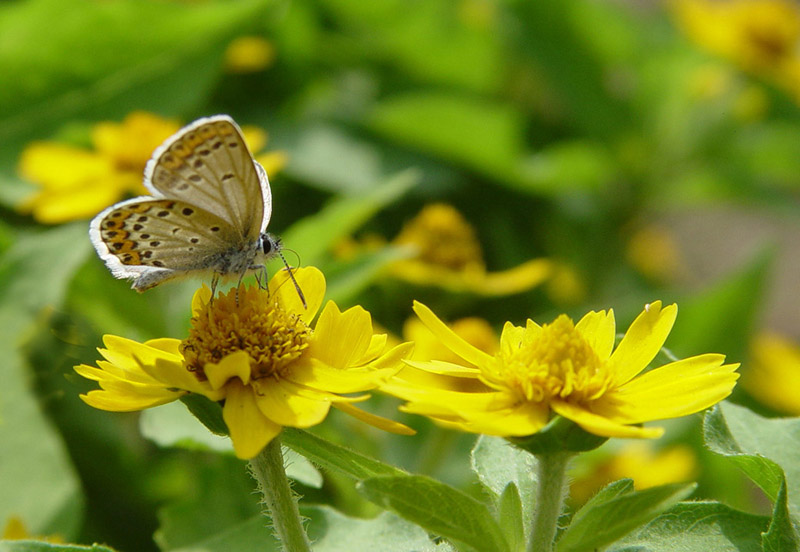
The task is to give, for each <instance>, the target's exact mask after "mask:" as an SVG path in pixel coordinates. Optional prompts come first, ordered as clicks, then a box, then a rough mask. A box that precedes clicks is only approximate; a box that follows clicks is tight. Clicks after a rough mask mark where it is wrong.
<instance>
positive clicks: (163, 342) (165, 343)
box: [144, 337, 181, 356]
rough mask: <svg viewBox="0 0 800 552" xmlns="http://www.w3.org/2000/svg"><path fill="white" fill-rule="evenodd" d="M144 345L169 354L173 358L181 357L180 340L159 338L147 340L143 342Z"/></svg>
mask: <svg viewBox="0 0 800 552" xmlns="http://www.w3.org/2000/svg"><path fill="white" fill-rule="evenodd" d="M144 344H145V345H147V346H148V347H152V348H154V349H158V350H160V351H164V352H165V353H169V354H171V355H175V356H180V355H181V351H180V347H181V340H180V339H174V338H172V337H159V338H156V339H148V340H147V341H145V342H144Z"/></svg>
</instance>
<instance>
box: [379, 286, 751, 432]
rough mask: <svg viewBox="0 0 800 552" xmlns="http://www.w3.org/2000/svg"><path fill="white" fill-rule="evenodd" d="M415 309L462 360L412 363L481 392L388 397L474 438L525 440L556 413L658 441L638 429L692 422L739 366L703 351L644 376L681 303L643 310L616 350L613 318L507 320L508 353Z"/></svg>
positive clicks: (409, 392)
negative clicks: (682, 419) (484, 346)
mask: <svg viewBox="0 0 800 552" xmlns="http://www.w3.org/2000/svg"><path fill="white" fill-rule="evenodd" d="M414 311H415V312H416V313H417V315H418V316H419V318H420V320H422V322H423V323H424V324H425V325H426V326H427V327H428V328H429V329H430V330H431V332H433V334H434V335H436V337H437V338H438V339H439V340H440V341H441V342H442V343H443V344H444V345H445V346H446V347H447V348H448V349H450V350H451V351H452V352H453V353H455V354H456V355H457V356H458V357H459V358H460V359H461V360H460V361H459V362H458V363H449V362H442V361H435V360H434V361H430V362H419V361H407V364H410V365H411V366H414V367H415V368H418V369H422V370H427V371H429V372H432V373H435V374H442V375H449V376H453V377H459V378H464V379H467V380H472V383H476V382H479V383H480V384H481V389H480V390H479V391H475V392H459V391H452V390H450V389H447V388H441V387H438V386H435V385H427V386H421V385H420V386H417V385H413V384H406V385H403V384H402V383H396V382H394V383H391V384H389V386H388V387H387V388H386V390H387V391H388V392H389V393H391V394H394V395H397V396H399V397H400V398H402V399H405V400H406V401H408V402H407V403H406V404H405V405H404V406H403V410H405V411H407V412H411V413H416V414H422V415H425V416H429V417H430V418H432V419H433V420H434V421H437V422H438V423H440V424H442V425H445V426H448V427H452V428H456V429H460V430H463V431H470V432H473V433H486V434H490V435H499V436H505V437H510V436H518V437H519V436H526V435H531V434H534V433H536V432H538V431H539V430H540V429H542V427H544V425H545V424H546V423H547V422H548V420H549V418H550V417H551V415H552V414H558V415H560V416H562V417H564V418H567V419H569V420H572V421H573V422H575V423H576V424H578V425H579V426H581V427H582V428H583V429H584V430H586V431H588V432H589V433H593V434H595V435H600V436H604V437H647V438H653V437H659V436H661V434H662V433H663V429H662V428H657V427H640V426H639V425H638V424H641V423H642V422H647V421H651V420H661V419H665V418H674V417H678V416H685V415H687V414H691V413H694V412H698V411H700V410H703V409H705V408H708V407H709V406H711V405H713V404H715V403H717V402H719V401H721V400H722V399H724V398H725V397H727V396H728V395H729V394H730V392H731V390H732V389H733V386H734V385H735V382H736V379H737V378H738V374H737V373H736V372H735V370H736V368H737V367H738V364H727V365H725V364H723V362H724V356H722V355H717V354H705V355H699V356H694V357H691V358H687V359H685V360H680V361H676V362H671V363H669V364H667V365H664V366H661V367H660V368H657V369H654V370H651V371H648V372H646V373H642V372H643V371H644V370H645V368H647V366H648V364H650V362H651V361H652V360H653V359H654V358H655V356H656V355H657V354H658V352H659V350H660V349H661V347H662V345H663V344H664V341H665V340H666V338H667V336H668V335H669V332H670V330H671V329H672V325H673V323H674V322H675V317H676V314H677V307H676V306H675V305H671V306H668V307H666V308H663V309H662V308H661V302H660V301H656V302H654V303H651V304H649V305H647V306H646V307H645V310H644V312H642V313H641V314H640V315H639V316H638V317H637V318H636V320H635V321H634V322H633V324H632V325H631V327H630V328H629V330H628V333H627V334H626V336H625V337H624V338H623V339H622V341H621V342H620V344H619V345H618V346H617V347H616V349H615V350H614V337H615V323H614V313H613V311H610V310H609V311H608V312H606V311H601V312H590V313H588V314H587V315H585V316H584V317H583V318H582V319H581V320H580V322H578V323H577V324H575V323H573V321H572V320H570V319H569V318H568V317H567V316H566V315H561V316H559V317H558V318H556V320H555V321H553V322H552V323H551V324H545V325H544V326H539V325H538V324H536V323H535V322H533V321H532V320H528V322H527V324H526V326H525V327H518V326H514V325H513V324H511V323H510V322H507V323H506V325H505V327H504V328H503V332H502V335H501V336H500V348H499V350H498V351H497V352H496V353H495V354H494V355H490V354H487V353H485V352H483V351H481V350H480V349H478V348H476V347H474V346H473V345H470V344H469V343H467V342H466V341H465V340H464V339H462V338H460V337H459V336H458V335H456V334H455V333H454V332H453V331H452V330H451V329H450V328H448V327H447V326H446V325H445V324H444V323H443V322H442V321H441V320H439V319H438V318H437V317H436V315H435V314H433V312H432V311H431V310H430V309H429V308H428V307H426V306H425V305H423V304H421V303H415V305H414Z"/></svg>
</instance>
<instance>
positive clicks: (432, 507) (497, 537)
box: [357, 475, 509, 552]
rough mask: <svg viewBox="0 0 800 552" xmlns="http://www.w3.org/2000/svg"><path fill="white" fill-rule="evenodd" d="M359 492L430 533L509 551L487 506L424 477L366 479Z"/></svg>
mask: <svg viewBox="0 0 800 552" xmlns="http://www.w3.org/2000/svg"><path fill="white" fill-rule="evenodd" d="M357 488H358V490H359V492H361V493H362V494H363V495H364V496H366V497H367V498H368V499H369V500H371V501H372V502H375V503H376V504H378V505H380V506H382V507H383V508H386V509H388V510H391V511H393V512H395V513H397V514H398V515H400V516H402V517H404V518H405V519H407V520H409V521H411V522H413V523H416V524H417V525H419V526H420V527H423V528H425V529H427V530H428V531H430V532H432V533H434V534H436V535H440V536H442V537H445V538H447V539H450V540H451V541H452V542H453V543H455V544H456V545H457V546H459V548H460V545H462V544H463V545H466V546H468V547H470V548H471V549H474V550H479V551H482V550H492V551H496V552H504V551H507V550H509V548H508V543H507V542H506V540H505V538H504V537H503V532H502V531H501V530H500V526H499V525H498V524H497V522H496V521H495V519H494V517H493V516H492V513H491V512H490V511H489V509H488V508H487V507H486V505H485V504H483V503H481V502H478V501H477V500H475V499H474V498H472V497H471V496H469V495H467V494H465V493H463V492H461V491H459V490H456V489H454V488H453V487H450V486H449V485H445V484H444V483H440V482H439V481H436V480H435V479H432V478H430V477H425V476H422V475H403V476H394V477H393V476H380V477H372V478H370V479H365V480H363V481H361V482H360V483H359V484H358V487H357Z"/></svg>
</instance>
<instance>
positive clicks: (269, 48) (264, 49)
mask: <svg viewBox="0 0 800 552" xmlns="http://www.w3.org/2000/svg"><path fill="white" fill-rule="evenodd" d="M274 62H275V46H273V44H272V42H270V41H269V40H267V39H266V38H264V37H261V36H255V35H249V36H240V37H238V38H236V39H234V40H233V41H232V42H231V43H230V44H228V47H227V49H226V50H225V61H224V64H225V71H227V72H228V73H257V72H258V71H263V70H264V69H266V68H268V67H270V66H271V65H272V64H273V63H274ZM268 174H269V173H268Z"/></svg>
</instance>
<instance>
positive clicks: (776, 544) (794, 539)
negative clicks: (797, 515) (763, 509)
mask: <svg viewBox="0 0 800 552" xmlns="http://www.w3.org/2000/svg"><path fill="white" fill-rule="evenodd" d="M761 540H762V543H763V545H764V552H789V551H794V552H797V550H800V535H798V534H797V528H796V527H795V526H794V524H793V522H792V518H791V515H790V514H789V503H788V502H787V500H786V479H785V478H784V479H783V481H781V487H780V490H779V491H778V499H777V500H776V501H775V507H774V508H773V510H772V521H771V522H770V524H769V529H768V530H767V532H766V533H764V534H763V535H762V539H761Z"/></svg>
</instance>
